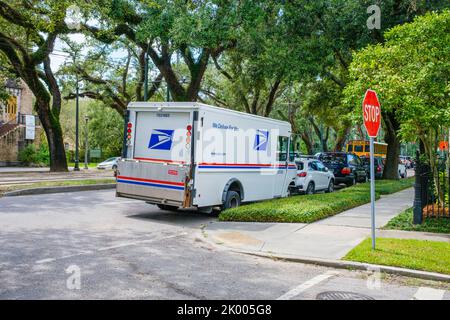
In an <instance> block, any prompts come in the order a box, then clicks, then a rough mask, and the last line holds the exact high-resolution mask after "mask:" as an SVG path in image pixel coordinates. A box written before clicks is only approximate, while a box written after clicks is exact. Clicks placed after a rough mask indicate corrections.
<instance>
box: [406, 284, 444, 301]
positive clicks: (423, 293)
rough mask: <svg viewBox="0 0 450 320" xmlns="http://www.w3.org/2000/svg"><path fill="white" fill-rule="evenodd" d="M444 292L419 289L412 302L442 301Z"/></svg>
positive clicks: (424, 288)
mask: <svg viewBox="0 0 450 320" xmlns="http://www.w3.org/2000/svg"><path fill="white" fill-rule="evenodd" d="M444 294H445V290H439V289H433V288H427V287H420V288H419V289H418V290H417V292H416V294H415V295H414V297H413V299H414V300H442V298H443V297H444Z"/></svg>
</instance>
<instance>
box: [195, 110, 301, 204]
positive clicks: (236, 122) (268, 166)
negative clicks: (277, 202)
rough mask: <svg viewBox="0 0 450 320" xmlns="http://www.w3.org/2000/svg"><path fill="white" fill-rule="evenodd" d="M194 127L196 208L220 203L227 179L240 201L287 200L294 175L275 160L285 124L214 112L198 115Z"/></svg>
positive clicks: (292, 167)
mask: <svg viewBox="0 0 450 320" xmlns="http://www.w3.org/2000/svg"><path fill="white" fill-rule="evenodd" d="M199 123H200V125H199V132H198V139H197V140H196V141H197V142H196V173H195V190H196V193H195V198H194V204H195V205H197V206H199V207H201V206H213V205H220V204H222V197H223V190H224V188H225V185H226V184H227V182H228V181H230V179H237V180H239V181H240V183H241V184H242V187H243V189H244V190H243V191H244V195H243V196H244V199H243V201H244V202H247V201H258V200H264V199H271V198H275V197H283V196H286V193H287V189H288V188H287V186H288V184H289V183H290V182H291V180H292V178H294V176H295V173H296V170H295V165H294V164H292V165H290V166H289V165H286V161H279V160H278V154H279V152H278V151H279V150H278V147H279V145H278V143H279V141H278V140H279V137H280V136H283V137H286V139H287V140H289V138H288V137H289V136H290V127H289V126H288V125H283V124H280V123H279V122H275V121H270V119H267V121H264V120H261V119H260V118H258V119H254V118H251V117H237V116H236V115H235V114H232V113H227V112H220V111H215V110H214V111H211V110H200V113H199ZM285 159H286V158H285ZM241 196H242V195H241Z"/></svg>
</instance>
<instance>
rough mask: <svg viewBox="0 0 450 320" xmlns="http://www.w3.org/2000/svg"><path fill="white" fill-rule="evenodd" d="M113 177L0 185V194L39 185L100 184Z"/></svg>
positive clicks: (110, 181) (112, 181)
mask: <svg viewBox="0 0 450 320" xmlns="http://www.w3.org/2000/svg"><path fill="white" fill-rule="evenodd" d="M115 182H116V181H115V179H114V178H102V179H84V180H61V181H42V182H34V183H29V184H15V185H7V186H0V195H1V194H2V193H4V192H8V191H14V190H24V189H32V188H41V187H60V186H84V185H89V184H101V183H115Z"/></svg>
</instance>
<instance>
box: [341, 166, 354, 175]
mask: <svg viewBox="0 0 450 320" xmlns="http://www.w3.org/2000/svg"><path fill="white" fill-rule="evenodd" d="M341 173H342V174H350V173H352V170H351V169H350V168H348V167H345V168H342V170H341Z"/></svg>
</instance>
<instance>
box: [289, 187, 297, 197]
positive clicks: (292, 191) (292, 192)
mask: <svg viewBox="0 0 450 320" xmlns="http://www.w3.org/2000/svg"><path fill="white" fill-rule="evenodd" d="M296 194H298V189H297V187H296V186H295V185H289V187H288V197H292V196H294V195H296Z"/></svg>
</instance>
